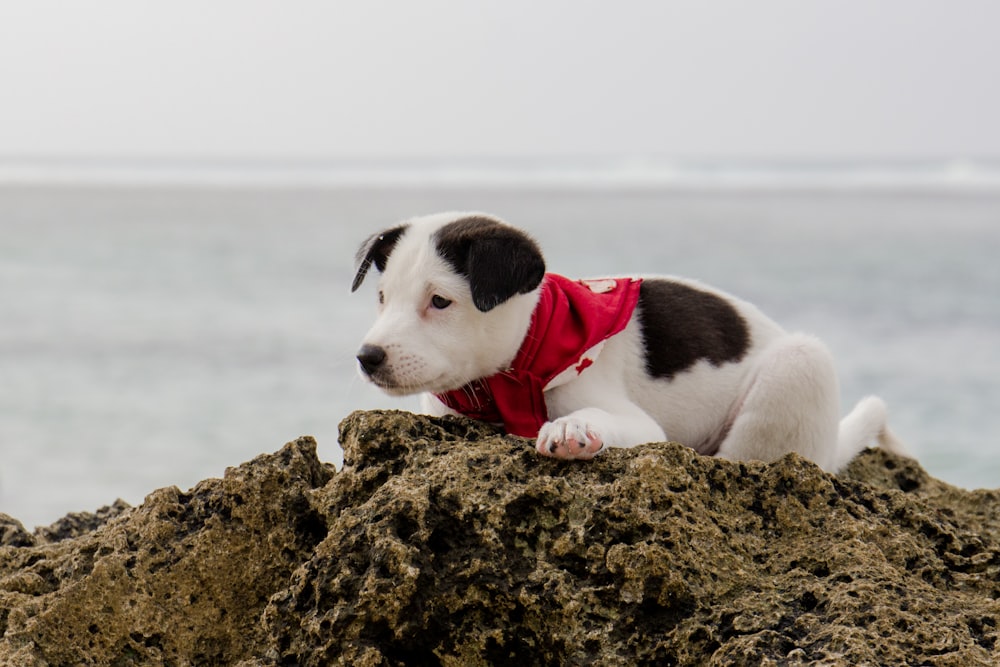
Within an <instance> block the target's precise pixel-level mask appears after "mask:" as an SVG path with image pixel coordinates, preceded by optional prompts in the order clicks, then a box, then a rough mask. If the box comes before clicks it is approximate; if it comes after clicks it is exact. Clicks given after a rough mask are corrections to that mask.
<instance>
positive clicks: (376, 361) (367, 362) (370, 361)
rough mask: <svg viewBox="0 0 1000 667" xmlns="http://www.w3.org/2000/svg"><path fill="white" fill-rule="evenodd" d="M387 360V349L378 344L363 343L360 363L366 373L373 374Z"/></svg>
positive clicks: (359, 355)
mask: <svg viewBox="0 0 1000 667" xmlns="http://www.w3.org/2000/svg"><path fill="white" fill-rule="evenodd" d="M383 362H385V350H384V349H383V348H381V347H379V346H378V345H362V346H361V350H360V351H358V363H360V364H361V368H363V369H364V371H365V373H368V375H371V374H372V373H374V372H375V371H376V370H378V367H379V366H381V365H382V363H383Z"/></svg>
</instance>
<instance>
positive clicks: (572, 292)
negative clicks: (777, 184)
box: [352, 213, 905, 471]
mask: <svg viewBox="0 0 1000 667" xmlns="http://www.w3.org/2000/svg"><path fill="white" fill-rule="evenodd" d="M372 265H374V266H375V268H376V269H378V270H379V271H380V272H381V273H382V276H381V280H380V282H379V290H378V301H379V314H378V317H377V319H376V320H375V324H374V325H373V326H372V328H371V330H370V331H369V332H368V334H367V335H366V336H365V339H364V344H363V345H362V347H361V350H360V351H359V353H358V362H359V363H360V367H361V372H362V375H363V376H364V377H365V378H367V379H368V380H370V381H371V382H372V383H374V384H375V385H377V386H378V387H380V388H381V389H382V390H384V391H385V392H387V393H389V394H392V395H404V394H413V393H418V392H425V397H426V398H425V403H424V407H425V409H426V410H427V411H428V412H429V413H431V414H439V415H440V414H465V415H468V416H471V417H474V418H477V419H481V420H485V421H490V422H494V423H497V424H502V425H503V426H504V428H505V429H506V431H507V432H508V433H512V434H515V435H521V436H525V437H537V449H538V452H539V453H540V454H543V455H545V456H553V457H557V458H565V459H589V458H592V457H593V456H594V455H595V454H597V453H598V452H600V451H601V450H603V449H604V448H605V447H632V446H634V445H637V444H640V443H644V442H659V441H664V440H666V439H668V438H669V439H671V440H675V441H678V442H682V443H684V444H686V445H688V446H690V447H692V448H693V449H695V450H696V451H698V452H700V453H702V454H708V455H715V456H721V457H725V458H729V459H739V460H751V459H755V460H761V461H773V460H775V459H777V458H779V457H781V456H783V455H784V454H787V453H788V452H797V453H799V454H801V455H802V456H805V457H806V458H809V459H810V460H812V461H814V462H816V463H817V464H819V465H820V466H821V467H823V468H824V469H826V470H830V471H837V470H839V469H841V468H842V467H843V466H845V465H846V464H847V463H848V462H849V461H850V460H851V459H852V458H853V457H854V456H855V455H856V454H857V453H858V452H859V451H861V450H862V449H863V448H865V447H866V446H868V445H869V444H874V443H875V442H878V443H879V444H881V445H882V446H883V447H885V448H887V449H889V450H891V451H894V452H897V453H900V454H905V448H904V447H903V445H902V444H901V443H900V442H899V441H898V440H897V439H896V438H895V437H894V436H893V435H892V434H891V433H890V431H889V430H888V428H887V426H886V409H885V404H884V403H883V402H882V400H881V399H879V398H876V397H868V398H865V399H863V400H862V401H861V402H859V403H858V405H857V406H856V407H855V408H854V410H853V411H852V412H851V413H850V414H849V415H848V416H847V417H845V418H844V419H842V420H841V419H840V418H839V417H840V407H839V397H838V385H837V376H836V373H835V371H834V367H833V360H832V358H831V356H830V353H829V352H828V350H827V349H826V347H825V346H824V345H823V344H822V343H821V342H820V341H819V340H817V339H816V338H813V337H811V336H807V335H804V334H799V333H788V332H786V331H785V330H783V329H782V328H781V327H780V326H778V325H777V324H776V323H775V322H773V321H772V320H770V319H768V318H767V317H766V316H764V315H763V314H762V313H761V312H760V311H759V310H758V309H757V308H755V307H754V306H753V305H751V304H749V303H746V302H745V301H741V300H739V299H736V298H734V297H732V296H730V295H728V294H725V293H723V292H720V291H718V290H715V289H711V288H709V287H706V286H704V285H701V284H698V283H696V282H693V281H690V280H682V279H679V278H672V277H646V278H641V279H640V278H617V279H601V280H588V281H573V280H569V279H567V278H563V277H562V276H558V275H555V274H547V273H545V262H544V260H543V258H542V254H541V251H540V250H539V248H538V246H537V244H536V243H535V242H534V241H533V240H532V239H531V237H529V236H528V235H527V234H525V233H524V232H522V231H520V230H518V229H515V228H514V227H511V226H509V225H507V224H505V223H503V222H502V221H501V220H499V219H497V218H494V217H492V216H488V215H484V214H480V213H442V214H438V215H430V216H426V217H421V218H414V219H412V220H408V221H406V222H404V223H402V224H400V225H398V226H396V227H393V228H391V229H387V230H386V231H383V232H380V233H378V234H375V235H373V236H372V237H370V238H369V239H368V240H367V241H366V242H365V243H364V244H362V246H361V249H360V250H359V251H358V255H357V274H356V276H355V278H354V284H353V286H352V291H354V290H357V289H358V287H359V286H360V285H361V283H362V281H363V280H364V278H365V274H366V273H367V272H368V270H369V269H370V268H371V266H372Z"/></svg>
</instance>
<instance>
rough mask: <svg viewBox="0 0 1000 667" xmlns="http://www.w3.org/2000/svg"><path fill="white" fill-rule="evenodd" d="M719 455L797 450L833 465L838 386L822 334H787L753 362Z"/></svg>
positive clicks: (769, 455)
mask: <svg viewBox="0 0 1000 667" xmlns="http://www.w3.org/2000/svg"><path fill="white" fill-rule="evenodd" d="M748 377H749V382H748V385H747V387H746V388H745V389H744V391H743V393H742V396H741V400H740V402H739V403H738V405H737V408H736V409H735V415H734V417H733V421H732V425H731V427H730V428H729V431H728V433H727V434H726V436H725V438H724V439H723V441H722V444H721V445H720V446H719V450H718V452H717V453H716V456H720V457H723V458H728V459H736V460H741V461H747V460H758V461H774V460H776V459H778V458H781V457H782V456H784V455H785V454H787V453H789V452H796V453H798V454H800V455H802V456H804V457H805V458H807V459H809V460H811V461H813V462H815V463H817V464H818V465H819V466H820V467H822V468H823V469H825V470H831V471H833V470H834V469H835V466H836V465H838V464H839V463H840V461H839V460H838V459H837V456H836V452H837V427H838V418H839V412H840V407H839V405H840V400H839V388H838V384H837V375H836V371H835V370H834V365H833V358H832V357H831V355H830V352H829V351H828V350H827V348H826V346H825V345H823V343H821V342H820V341H819V340H818V339H816V338H813V337H812V336H807V335H805V334H789V335H787V336H782V337H781V338H779V339H777V340H775V341H774V342H773V343H771V345H769V346H768V347H767V348H766V349H765V350H764V351H763V352H761V355H760V357H759V358H758V359H757V360H756V362H755V363H754V366H753V369H752V371H751V373H750V375H749V376H748Z"/></svg>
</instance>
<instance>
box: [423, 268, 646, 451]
mask: <svg viewBox="0 0 1000 667" xmlns="http://www.w3.org/2000/svg"><path fill="white" fill-rule="evenodd" d="M641 282H642V281H641V280H637V279H631V278H609V279H606V280H570V279H569V278H564V277H563V276H559V275H556V274H554V273H547V274H546V275H545V280H544V281H543V283H542V289H541V296H540V298H539V300H538V305H537V306H536V307H535V312H534V313H533V314H532V316H531V326H529V327H528V333H527V335H526V336H525V337H524V343H522V344H521V349H520V350H519V351H518V353H517V356H516V357H514V362H513V364H512V365H511V368H510V369H507V370H504V371H500V372H499V373H497V374H496V375H491V376H490V377H487V378H481V379H479V380H474V381H472V382H470V383H469V384H467V385H465V386H464V387H460V388H458V389H454V390H452V391H449V392H446V393H443V394H435V396H437V398H438V399H439V400H440V401H441V402H442V403H444V404H445V405H447V406H448V407H449V408H451V409H452V410H455V411H456V412H459V413H461V414H463V415H466V416H467V417H472V418H473V419H478V420H480V421H486V422H491V423H494V424H500V423H502V424H503V425H504V429H505V430H506V431H507V433H510V434H513V435H520V436H523V437H526V438H534V437H535V436H537V435H538V429H540V428H541V427H542V424H544V423H545V422H546V421H548V411H547V410H546V407H545V396H544V394H543V391H544V390H545V388H546V386H548V384H549V383H550V382H552V380H553V379H554V378H556V376H558V375H560V374H561V373H563V372H564V371H567V369H569V368H570V367H575V371H576V375H579V374H580V373H582V372H583V370H584V369H585V368H587V366H589V365H590V364H592V363H593V357H594V356H596V354H591V355H588V356H585V353H586V352H588V351H590V350H591V349H592V348H594V347H595V346H596V345H598V344H600V343H602V342H604V341H605V340H607V339H608V338H610V337H611V336H614V335H615V334H616V333H618V332H620V331H621V330H622V329H624V328H625V326H626V325H627V324H628V322H629V319H630V318H631V317H632V312H633V311H634V310H635V306H636V304H637V303H638V302H639V286H640V284H641ZM560 384H561V383H560Z"/></svg>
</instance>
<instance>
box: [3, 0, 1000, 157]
mask: <svg viewBox="0 0 1000 667" xmlns="http://www.w3.org/2000/svg"><path fill="white" fill-rule="evenodd" d="M998 27H1000V3H998V2H995V1H994V0H975V1H973V0H948V1H947V2H944V1H941V0H934V1H931V2H928V1H925V0H878V1H877V2H872V1H871V0H811V1H804V0H758V1H755V2H746V1H745V0H738V1H737V0H719V1H711V2H709V1H706V0H690V1H664V0H653V1H643V0H634V1H629V0H625V1H622V2H614V3H611V2H595V1H591V0H576V1H567V0H546V1H539V0H503V1H470V0H466V1H462V2H460V1H458V0H455V1H448V0H421V1H420V2H403V1H397V2H389V1H386V0H381V1H380V0H374V1H367V0H366V1H365V2H334V1H327V2H313V1H308V0H303V1H300V2H277V1H276V0H275V1H270V2H265V1H261V0H212V1H210V2H206V1H204V0H199V1H191V0H173V1H171V2H169V3H168V2H136V1H135V0H102V1H101V2H72V3H67V2H63V1H60V0H31V1H30V2H27V1H18V0H0V159H20V158H109V159H149V158H170V159H188V160H191V159H193V160H198V159H212V160H220V159H221V160H282V159H289V160H340V159H382V158H449V157H450V158H468V157H511V156H533V157H559V158H565V157H575V156H588V157H593V156H605V155H648V156H660V157H664V156H665V157H671V158H678V159H770V160H773V159H779V160H780V159H784V160H803V159H891V160H908V159H926V158H965V159H983V158H986V159H996V158H998V157H1000V84H998V82H1000V38H998V36H997V35H998Z"/></svg>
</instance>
